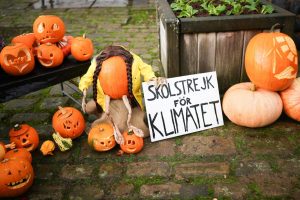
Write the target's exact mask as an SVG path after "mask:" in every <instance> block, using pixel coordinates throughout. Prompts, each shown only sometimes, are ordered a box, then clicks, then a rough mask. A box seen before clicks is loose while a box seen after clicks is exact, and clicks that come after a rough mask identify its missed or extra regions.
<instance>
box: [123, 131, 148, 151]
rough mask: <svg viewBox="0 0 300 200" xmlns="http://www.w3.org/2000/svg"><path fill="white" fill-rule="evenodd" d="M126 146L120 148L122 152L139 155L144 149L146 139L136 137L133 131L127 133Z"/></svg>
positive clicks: (125, 136) (124, 135) (124, 134)
mask: <svg viewBox="0 0 300 200" xmlns="http://www.w3.org/2000/svg"><path fill="white" fill-rule="evenodd" d="M123 137H124V140H125V141H124V144H121V145H120V147H121V149H122V151H124V152H126V153H129V154H132V153H138V152H140V151H141V150H142V149H143V146H144V139H143V138H141V137H139V136H137V135H135V134H134V133H133V131H126V132H124V133H123Z"/></svg>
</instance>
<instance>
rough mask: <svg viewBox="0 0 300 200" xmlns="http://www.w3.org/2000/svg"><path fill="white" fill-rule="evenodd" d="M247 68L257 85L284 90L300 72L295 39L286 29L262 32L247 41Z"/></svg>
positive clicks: (268, 88) (272, 89) (273, 89)
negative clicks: (286, 32) (299, 70)
mask: <svg viewBox="0 0 300 200" xmlns="http://www.w3.org/2000/svg"><path fill="white" fill-rule="evenodd" d="M245 68H246V73H247V75H248V77H249V79H250V80H251V82H253V83H254V84H255V85H256V86H258V87H260V88H264V89H267V90H271V91H281V90H284V89H286V88H288V87H289V86H290V85H291V84H292V82H293V80H294V79H295V78H296V75H297V72H298V56H297V50H296V46H295V43H294V42H293V40H292V39H291V38H290V37H289V36H288V35H286V34H284V33H278V32H276V33H275V32H270V33H259V34H257V35H256V36H254V37H253V38H252V39H251V40H250V41H249V43H248V45H247V48H246V53H245Z"/></svg>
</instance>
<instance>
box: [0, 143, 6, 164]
mask: <svg viewBox="0 0 300 200" xmlns="http://www.w3.org/2000/svg"><path fill="white" fill-rule="evenodd" d="M5 153H6V147H5V144H4V143H3V142H0V161H1V160H3V158H4V155H5Z"/></svg>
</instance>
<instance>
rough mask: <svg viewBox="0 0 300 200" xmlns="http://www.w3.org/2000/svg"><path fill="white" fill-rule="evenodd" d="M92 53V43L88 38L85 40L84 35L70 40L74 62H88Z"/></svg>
mask: <svg viewBox="0 0 300 200" xmlns="http://www.w3.org/2000/svg"><path fill="white" fill-rule="evenodd" d="M93 53H94V46H93V42H92V41H91V40H90V39H89V38H86V37H85V35H83V36H82V37H76V38H74V39H73V40H72V45H71V54H72V56H73V57H74V58H75V59H76V60H78V61H85V60H89V59H90V58H91V57H92V56H93Z"/></svg>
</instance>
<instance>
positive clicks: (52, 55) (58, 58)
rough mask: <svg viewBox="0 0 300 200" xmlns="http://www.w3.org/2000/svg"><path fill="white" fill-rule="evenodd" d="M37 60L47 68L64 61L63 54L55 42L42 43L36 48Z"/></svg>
mask: <svg viewBox="0 0 300 200" xmlns="http://www.w3.org/2000/svg"><path fill="white" fill-rule="evenodd" d="M37 58H38V60H39V62H40V63H41V64H42V65H43V66H44V67H47V68H52V67H57V66H59V65H61V64H62V63H63V61H64V54H63V52H62V50H61V49H60V48H58V47H57V46H56V45H55V44H50V43H47V44H42V45H40V46H39V47H38V48H37Z"/></svg>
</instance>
